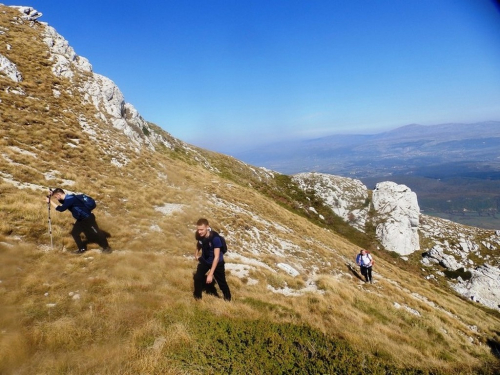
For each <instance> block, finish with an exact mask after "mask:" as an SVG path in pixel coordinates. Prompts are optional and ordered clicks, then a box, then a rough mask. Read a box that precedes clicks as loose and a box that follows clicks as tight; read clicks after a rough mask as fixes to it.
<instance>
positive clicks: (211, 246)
mask: <svg viewBox="0 0 500 375" xmlns="http://www.w3.org/2000/svg"><path fill="white" fill-rule="evenodd" d="M196 225H197V229H196V235H197V237H196V238H197V245H196V251H195V254H194V256H195V259H196V260H197V261H198V267H197V268H196V272H195V274H194V277H193V278H194V293H193V295H194V298H195V299H201V293H202V292H203V290H204V289H205V290H206V291H207V292H208V293H209V294H215V295H216V294H217V291H216V290H215V287H213V285H212V287H211V286H210V285H211V284H212V283H213V280H214V279H215V281H217V284H219V288H220V290H221V291H222V293H223V295H224V299H225V300H226V301H231V291H230V290H229V286H228V285H227V282H226V273H225V268H224V256H223V254H222V251H221V247H222V241H221V239H220V237H219V236H217V235H214V232H213V231H212V230H211V228H210V226H209V223H208V220H207V219H200V220H198V222H197V223H196ZM200 252H201V254H200ZM214 291H215V293H214Z"/></svg>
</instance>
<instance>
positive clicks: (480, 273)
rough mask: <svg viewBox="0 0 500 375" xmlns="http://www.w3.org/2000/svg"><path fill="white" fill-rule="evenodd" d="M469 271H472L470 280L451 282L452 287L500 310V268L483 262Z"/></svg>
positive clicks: (474, 299) (466, 295) (472, 298)
mask: <svg viewBox="0 0 500 375" xmlns="http://www.w3.org/2000/svg"><path fill="white" fill-rule="evenodd" d="M469 271H470V272H471V273H472V277H471V278H470V280H467V281H464V280H459V281H458V282H457V283H450V285H451V287H452V288H453V289H454V290H455V291H456V292H457V293H459V294H461V295H463V296H465V297H468V298H470V299H471V300H473V301H476V302H479V303H481V304H483V305H486V306H488V307H490V308H492V309H497V310H498V309H499V308H500V269H499V268H498V267H493V266H491V265H489V264H483V265H482V266H479V267H477V268H476V269H472V270H469Z"/></svg>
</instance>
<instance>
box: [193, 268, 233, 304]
mask: <svg viewBox="0 0 500 375" xmlns="http://www.w3.org/2000/svg"><path fill="white" fill-rule="evenodd" d="M210 268H212V265H211V264H208V263H206V262H204V261H203V260H201V259H200V261H199V262H198V267H197V268H196V272H195V274H194V276H193V279H194V293H193V295H194V298H196V299H201V293H202V292H203V290H204V289H205V290H207V276H206V275H207V273H208V271H210ZM214 279H215V281H217V284H218V285H219V288H220V290H221V291H222V294H223V295H224V299H225V300H226V301H231V291H230V290H229V286H228V285H227V282H226V270H225V268H224V262H219V263H218V264H217V267H216V268H215V271H214ZM214 289H215V288H214ZM207 292H208V293H209V294H214V293H210V288H208V290H207Z"/></svg>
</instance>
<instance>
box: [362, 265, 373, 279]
mask: <svg viewBox="0 0 500 375" xmlns="http://www.w3.org/2000/svg"><path fill="white" fill-rule="evenodd" d="M360 269H361V274H362V275H363V276H364V277H365V280H366V282H372V267H371V266H370V267H365V266H360Z"/></svg>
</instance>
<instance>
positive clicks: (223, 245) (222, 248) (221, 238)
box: [210, 230, 227, 254]
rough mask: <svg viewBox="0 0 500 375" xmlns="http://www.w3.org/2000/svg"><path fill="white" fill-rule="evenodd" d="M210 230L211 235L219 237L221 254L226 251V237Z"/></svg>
mask: <svg viewBox="0 0 500 375" xmlns="http://www.w3.org/2000/svg"><path fill="white" fill-rule="evenodd" d="M211 232H212V237H219V238H220V242H221V243H222V246H221V248H220V251H222V254H225V253H227V245H226V239H225V238H224V237H222V236H221V235H220V234H219V233H217V232H216V231H214V230H212V231H211ZM210 245H212V244H210Z"/></svg>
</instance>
